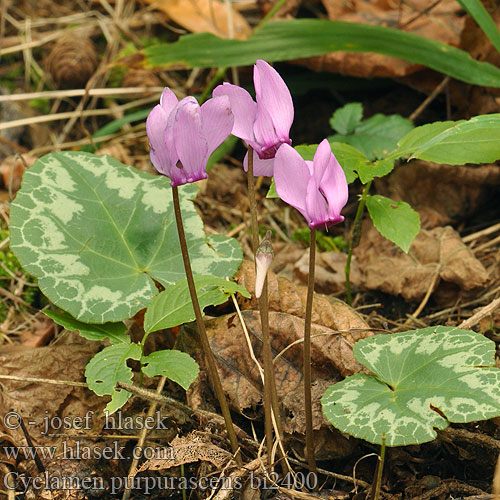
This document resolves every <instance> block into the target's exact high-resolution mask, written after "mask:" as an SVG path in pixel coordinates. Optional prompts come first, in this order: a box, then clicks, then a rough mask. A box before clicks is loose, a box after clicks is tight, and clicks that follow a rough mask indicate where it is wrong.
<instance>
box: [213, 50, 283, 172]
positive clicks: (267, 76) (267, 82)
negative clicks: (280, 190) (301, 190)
mask: <svg viewBox="0 0 500 500" xmlns="http://www.w3.org/2000/svg"><path fill="white" fill-rule="evenodd" d="M253 82H254V86H255V98H256V101H257V102H255V101H254V100H253V99H252V97H251V95H250V94H249V93H248V92H247V91H246V90H245V89H242V88H241V87H238V86H237V85H232V84H230V83H224V84H223V85H219V86H218V87H216V88H215V89H214V91H213V95H214V96H223V95H226V96H228V97H229V100H230V101H231V109H232V110H233V114H234V127H233V130H232V132H231V133H232V134H233V135H235V136H236V137H239V138H240V139H243V140H244V141H245V142H246V143H247V144H248V145H249V146H251V147H252V148H253V150H254V154H253V171H254V175H266V176H268V177H270V176H272V175H273V162H274V157H275V155H276V151H278V148H279V147H280V146H281V145H282V144H291V143H292V141H291V140H290V137H289V135H290V127H291V126H292V122H293V102H292V96H291V95H290V91H289V90H288V87H287V86H286V84H285V82H284V81H283V79H282V78H281V76H280V75H279V73H278V72H277V71H276V70H275V69H274V68H273V67H272V66H270V65H269V64H268V63H266V62H265V61H263V60H262V59H258V60H257V62H256V63H255V66H254V69H253ZM247 156H248V154H247ZM247 156H245V160H244V166H245V171H246V170H247V168H248V166H247V165H248V163H247V162H248V158H247Z"/></svg>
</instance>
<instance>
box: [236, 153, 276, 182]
mask: <svg viewBox="0 0 500 500" xmlns="http://www.w3.org/2000/svg"><path fill="white" fill-rule="evenodd" d="M243 168H244V169H245V172H247V171H248V153H247V154H246V155H245V158H244V159H243ZM273 170H274V158H271V159H270V160H261V159H260V158H259V155H258V154H257V153H256V152H255V150H254V152H253V175H254V177H258V176H259V175H264V176H265V177H272V176H273Z"/></svg>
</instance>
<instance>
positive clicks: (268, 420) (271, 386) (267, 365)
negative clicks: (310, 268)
mask: <svg viewBox="0 0 500 500" xmlns="http://www.w3.org/2000/svg"><path fill="white" fill-rule="evenodd" d="M247 181H248V201H249V205H250V215H251V221H252V250H253V253H254V255H255V254H256V253H257V249H258V247H259V226H258V223H257V203H256V201H255V179H254V176H253V149H252V148H251V147H250V146H248V172H247ZM259 313H260V322H261V329H262V355H263V358H264V423H265V432H266V446H267V459H268V465H269V466H271V465H272V454H271V450H272V449H273V417H272V414H273V413H274V419H275V422H276V427H277V431H278V434H279V435H278V439H281V437H282V436H283V433H282V427H281V418H280V414H279V407H278V394H277V392H276V382H275V379H274V367H273V354H272V349H271V335H270V334H269V301H268V296H267V277H266V279H265V281H264V287H263V288H262V294H261V296H260V297H259Z"/></svg>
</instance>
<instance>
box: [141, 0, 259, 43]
mask: <svg viewBox="0 0 500 500" xmlns="http://www.w3.org/2000/svg"><path fill="white" fill-rule="evenodd" d="M144 1H145V3H147V4H149V5H153V6H154V7H155V8H156V9H159V10H161V11H163V12H164V13H165V14H167V16H169V17H170V18H171V19H172V20H173V21H175V22H176V23H177V24H178V25H179V26H182V27H183V28H186V29H187V30H189V31H191V32H192V33H201V32H204V31H207V32H208V33H213V34H214V35H217V36H220V37H224V38H230V37H231V38H238V39H243V38H246V37H247V36H249V35H250V34H251V33H252V29H251V28H250V25H249V24H248V23H247V21H246V19H245V18H244V17H243V16H242V15H241V14H240V13H239V12H238V11H237V10H236V9H234V8H233V7H230V10H231V12H230V19H231V20H232V23H233V29H232V31H233V34H232V36H230V35H231V34H230V28H229V19H228V18H229V15H228V6H227V4H226V3H225V2H220V1H218V0H160V1H158V0H144Z"/></svg>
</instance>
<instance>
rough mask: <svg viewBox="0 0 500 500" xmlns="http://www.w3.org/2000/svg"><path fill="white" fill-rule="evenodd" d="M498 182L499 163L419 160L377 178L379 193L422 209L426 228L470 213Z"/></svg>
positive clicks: (486, 201) (483, 200) (376, 183)
mask: <svg viewBox="0 0 500 500" xmlns="http://www.w3.org/2000/svg"><path fill="white" fill-rule="evenodd" d="M499 185H500V166H498V165H481V166H475V165H474V166H462V165H439V164H436V163H431V162H427V161H420V160H414V161H412V162H411V164H410V165H402V166H400V167H397V168H396V169H395V170H394V171H393V172H392V173H391V174H390V175H389V176H388V177H384V179H383V180H381V179H375V186H376V188H377V192H378V193H380V194H382V195H384V196H388V197H389V198H392V199H393V200H397V201H399V200H402V201H406V202H407V203H409V204H410V205H411V206H412V207H413V208H414V209H415V210H417V211H418V212H419V213H420V219H421V223H422V227H424V228H426V229H430V228H433V227H436V226H442V225H445V224H449V223H450V222H452V221H454V220H457V219H459V218H461V217H465V216H467V217H469V216H470V215H472V214H473V213H474V212H475V211H476V210H478V209H480V208H481V207H482V206H484V205H485V204H487V203H488V202H489V201H492V197H493V196H494V192H493V191H492V189H491V186H499ZM436 186H439V189H436Z"/></svg>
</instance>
